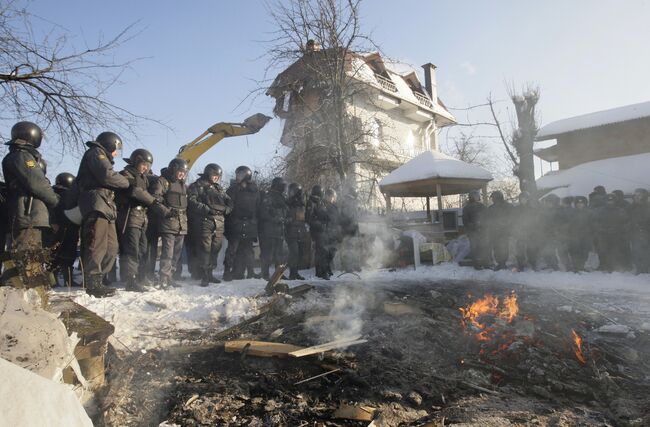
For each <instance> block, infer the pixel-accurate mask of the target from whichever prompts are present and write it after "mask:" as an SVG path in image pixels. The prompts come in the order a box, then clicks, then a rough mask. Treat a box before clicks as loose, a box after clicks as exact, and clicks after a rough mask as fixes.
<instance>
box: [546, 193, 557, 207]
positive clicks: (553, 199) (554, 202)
mask: <svg viewBox="0 0 650 427" xmlns="http://www.w3.org/2000/svg"><path fill="white" fill-rule="evenodd" d="M544 202H546V203H548V204H550V205H552V206H558V205H559V204H560V196H558V195H557V194H553V193H551V194H549V195H548V196H546V197H544Z"/></svg>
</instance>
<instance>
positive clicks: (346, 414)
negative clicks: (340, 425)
mask: <svg viewBox="0 0 650 427" xmlns="http://www.w3.org/2000/svg"><path fill="white" fill-rule="evenodd" d="M376 412H377V410H376V409H375V408H371V407H370V406H363V405H359V406H354V405H348V404H346V403H341V405H340V406H339V407H338V409H337V410H336V411H334V418H340V419H346V420H355V421H372V420H373V418H375V413H376Z"/></svg>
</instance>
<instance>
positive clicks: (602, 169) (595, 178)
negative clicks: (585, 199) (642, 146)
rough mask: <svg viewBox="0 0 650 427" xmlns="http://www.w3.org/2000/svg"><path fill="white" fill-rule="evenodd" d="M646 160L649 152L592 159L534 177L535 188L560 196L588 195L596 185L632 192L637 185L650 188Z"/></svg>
mask: <svg viewBox="0 0 650 427" xmlns="http://www.w3.org/2000/svg"><path fill="white" fill-rule="evenodd" d="M649 163H650V153H646V154H637V155H634V156H624V157H614V158H611V159H605V160H596V161H594V162H587V163H583V164H581V165H578V166H574V167H572V168H569V169H565V170H561V171H557V172H551V173H549V174H546V175H544V176H543V177H541V178H540V179H538V180H537V187H538V188H539V189H540V190H550V189H555V190H553V191H552V192H553V193H555V194H557V195H558V196H560V197H565V196H588V195H589V193H591V192H592V191H593V189H594V187H595V186H597V185H603V186H604V187H605V188H606V189H607V191H612V190H623V192H624V193H626V194H632V193H634V190H635V189H637V188H648V189H650V174H648V167H647V165H648V164H649Z"/></svg>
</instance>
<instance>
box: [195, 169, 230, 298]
mask: <svg viewBox="0 0 650 427" xmlns="http://www.w3.org/2000/svg"><path fill="white" fill-rule="evenodd" d="M222 175H223V170H222V169H221V166H219V165H217V164H215V163H210V164H208V165H207V166H206V167H205V168H204V169H203V173H202V174H201V175H200V176H199V179H197V180H196V181H195V182H194V183H192V185H190V187H189V189H188V198H189V209H188V213H189V226H190V229H191V230H193V232H192V248H191V253H192V255H193V257H195V258H196V260H195V261H196V266H197V268H198V269H200V272H201V286H208V285H209V284H210V283H221V281H220V280H219V279H217V278H216V277H214V275H213V270H214V268H215V267H216V266H217V257H218V256H219V251H221V246H222V244H223V233H224V217H225V215H228V214H229V213H230V212H231V211H232V208H233V203H232V200H231V199H230V197H229V196H228V195H227V194H226V192H225V191H224V189H223V188H222V187H221V185H220V184H219V182H220V181H221V176H222Z"/></svg>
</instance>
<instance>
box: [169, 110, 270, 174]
mask: <svg viewBox="0 0 650 427" xmlns="http://www.w3.org/2000/svg"><path fill="white" fill-rule="evenodd" d="M269 120H271V118H270V117H269V116H265V115H264V114H262V113H257V114H254V115H252V116H250V117H249V118H247V119H246V120H244V123H224V122H220V123H217V124H214V125H212V126H210V127H209V128H208V130H206V131H205V132H203V133H202V134H201V135H199V136H198V137H197V138H196V139H195V140H194V141H192V142H190V143H189V144H186V145H183V146H182V147H181V149H180V150H179V151H178V155H177V156H176V157H178V158H179V159H183V160H185V161H186V162H187V163H188V165H189V167H190V169H191V168H192V165H194V162H196V160H197V159H198V158H199V157H201V155H202V154H203V153H205V152H206V151H208V150H209V149H210V148H212V147H214V145H215V144H216V143H217V142H219V141H221V140H222V139H224V138H228V137H231V136H240V135H252V134H254V133H257V132H259V130H260V129H262V128H263V127H264V126H265V125H266V124H267V123H268V122H269Z"/></svg>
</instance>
